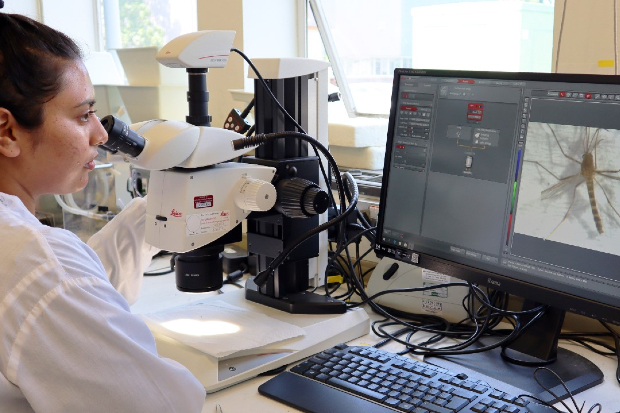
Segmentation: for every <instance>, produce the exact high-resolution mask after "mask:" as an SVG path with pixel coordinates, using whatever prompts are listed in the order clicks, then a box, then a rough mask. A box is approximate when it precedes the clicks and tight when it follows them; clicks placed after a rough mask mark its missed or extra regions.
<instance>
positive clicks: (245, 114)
mask: <svg viewBox="0 0 620 413" xmlns="http://www.w3.org/2000/svg"><path fill="white" fill-rule="evenodd" d="M255 101H256V98H252V100H251V101H250V103H248V105H247V106H246V107H245V109H243V112H241V114H240V116H241V117H242V118H243V119H245V118H246V117H247V116H248V114H249V113H250V111H251V110H252V108H253V107H254V102H255Z"/></svg>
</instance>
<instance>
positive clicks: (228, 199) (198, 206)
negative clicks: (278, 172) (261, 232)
mask: <svg viewBox="0 0 620 413" xmlns="http://www.w3.org/2000/svg"><path fill="white" fill-rule="evenodd" d="M234 35H235V32H234V31H209V30H207V31H202V32H197V33H190V34H187V35H183V36H180V37H177V38H176V39H174V40H172V41H171V42H170V43H168V44H167V45H166V46H164V47H163V48H162V49H161V50H160V52H159V53H158V55H157V60H158V61H159V62H160V63H161V64H163V65H166V66H169V67H178V68H211V67H223V66H224V65H225V64H226V62H227V60H228V56H229V54H230V49H231V47H232V41H233V38H234ZM129 128H130V129H131V130H133V131H135V132H136V133H137V134H138V135H140V136H142V137H143V138H144V140H145V143H144V147H143V149H142V151H141V152H140V153H139V154H137V155H134V156H131V155H127V154H125V155H124V156H123V159H124V161H126V162H129V163H131V164H133V165H135V166H137V167H139V168H143V169H147V170H150V171H151V174H150V179H149V188H148V199H147V212H146V214H147V215H146V242H147V243H149V244H151V245H153V246H155V247H157V248H161V249H163V250H167V251H172V252H178V253H184V252H187V251H191V250H194V249H196V248H199V247H201V246H203V245H206V244H209V243H210V242H212V241H215V240H217V239H218V238H220V237H221V236H223V235H225V234H226V233H228V232H229V231H230V230H232V229H233V228H234V227H235V226H237V225H238V224H239V223H241V221H242V220H243V219H245V218H246V217H247V216H248V214H249V213H250V212H252V211H268V210H269V209H271V208H272V207H273V205H274V203H275V201H276V190H275V188H274V187H273V185H271V183H270V182H271V180H272V178H273V176H274V174H275V168H270V167H266V166H261V165H251V164H243V163H236V162H227V161H230V160H232V159H235V158H237V157H239V156H241V155H243V154H244V153H246V152H248V151H250V150H251V149H252V148H249V149H243V150H234V149H233V147H232V141H233V140H234V139H238V138H239V137H240V136H241V135H239V134H238V133H236V132H233V131H230V130H226V129H221V128H216V127H210V126H209V127H205V126H194V125H191V124H189V123H186V122H180V121H172V120H168V121H165V120H150V121H146V122H140V123H135V124H132V125H131V126H130V127H129ZM130 145H131V144H130ZM121 151H122V150H121ZM113 156H114V155H113ZM223 162H225V163H223Z"/></svg>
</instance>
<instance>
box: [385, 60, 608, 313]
mask: <svg viewBox="0 0 620 413" xmlns="http://www.w3.org/2000/svg"><path fill="white" fill-rule="evenodd" d="M395 82H396V83H395V86H394V87H395V91H394V95H395V96H394V97H393V99H394V98H396V100H395V101H393V104H396V107H395V108H393V110H394V109H396V112H395V114H394V113H393V114H392V119H391V128H392V127H393V132H392V129H390V130H391V132H392V135H391V136H389V137H388V138H389V139H388V145H389V147H390V148H391V149H390V150H388V156H389V166H388V167H387V169H386V172H387V186H388V188H389V189H388V190H387V192H386V195H385V204H384V205H382V208H385V210H384V211H383V222H382V224H380V230H381V235H380V236H381V240H380V242H379V243H377V245H376V247H375V248H377V249H379V250H381V249H382V250H383V251H382V252H383V254H386V255H395V256H397V257H399V258H401V259H405V260H413V261H415V259H416V254H415V253H413V251H415V252H420V253H426V254H430V255H433V256H436V257H439V258H443V259H447V260H452V261H456V262H459V263H463V264H466V265H470V266H473V267H476V268H481V269H483V270H487V271H491V272H494V273H499V274H502V275H506V276H509V277H512V278H515V279H518V280H522V281H527V282H532V283H535V284H538V285H542V286H545V287H550V288H552V289H554V290H560V291H564V292H567V293H570V294H574V295H577V296H581V297H586V298H592V299H594V300H596V301H601V302H604V303H606V304H613V305H617V304H618V297H620V271H618V268H620V86H619V85H605V84H583V83H558V82H543V81H534V80H513V79H500V78H498V79H486V78H470V77H466V76H464V75H461V76H458V75H457V76H453V77H446V76H428V75H417V74H415V72H414V71H408V72H407V74H403V75H401V76H400V77H396V78H395ZM384 185H385V184H384Z"/></svg>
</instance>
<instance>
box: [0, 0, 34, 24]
mask: <svg viewBox="0 0 620 413" xmlns="http://www.w3.org/2000/svg"><path fill="white" fill-rule="evenodd" d="M40 3H41V2H40V1H37V0H17V1H16V0H5V2H4V8H3V9H2V12H3V13H17V14H23V15H25V16H28V17H30V18H32V19H35V20H41V5H40Z"/></svg>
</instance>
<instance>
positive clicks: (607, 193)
mask: <svg viewBox="0 0 620 413" xmlns="http://www.w3.org/2000/svg"><path fill="white" fill-rule="evenodd" d="M518 197H519V202H518V206H517V212H516V219H515V231H516V232H519V233H523V234H527V235H531V236H535V237H539V238H543V239H546V240H553V241H558V242H563V243H566V244H570V245H576V246H582V247H586V248H591V249H596V250H600V251H604V252H609V253H614V254H617V255H620V248H619V247H617V246H614V245H612V244H618V241H620V131H618V130H610V129H602V128H596V127H584V126H573V125H559V124H549V123H539V122H531V123H530V124H529V127H528V132H527V140H526V145H525V156H524V162H523V167H522V175H521V181H520V185H519V193H518Z"/></svg>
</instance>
